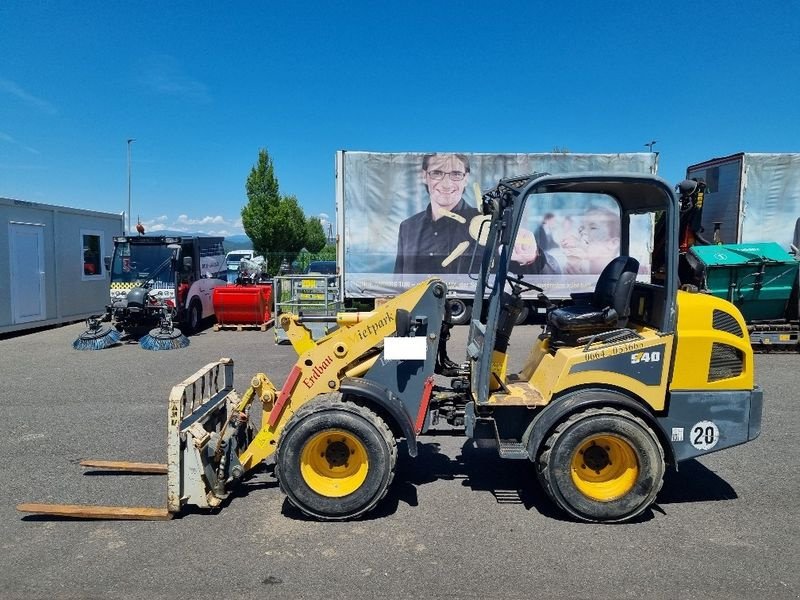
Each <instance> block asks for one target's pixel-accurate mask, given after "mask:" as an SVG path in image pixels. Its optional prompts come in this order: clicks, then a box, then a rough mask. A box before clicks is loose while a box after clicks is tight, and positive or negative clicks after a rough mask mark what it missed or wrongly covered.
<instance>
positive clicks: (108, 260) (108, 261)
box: [103, 256, 111, 271]
mask: <svg viewBox="0 0 800 600" xmlns="http://www.w3.org/2000/svg"><path fill="white" fill-rule="evenodd" d="M103 264H104V265H105V267H106V271H110V270H111V257H110V256H104V257H103Z"/></svg>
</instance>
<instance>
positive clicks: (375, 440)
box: [275, 395, 397, 521]
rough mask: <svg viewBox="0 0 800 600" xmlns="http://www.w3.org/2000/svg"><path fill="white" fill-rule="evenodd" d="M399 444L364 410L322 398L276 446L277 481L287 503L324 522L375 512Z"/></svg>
mask: <svg viewBox="0 0 800 600" xmlns="http://www.w3.org/2000/svg"><path fill="white" fill-rule="evenodd" d="M396 463H397V443H396V441H395V439H394V437H393V436H392V434H391V431H390V430H389V427H388V426H387V425H386V423H385V422H384V421H383V420H382V419H381V418H380V417H379V416H378V415H376V414H375V413H374V412H372V411H371V410H369V409H368V408H366V407H363V406H359V405H356V404H352V403H349V402H342V401H341V400H340V399H339V397H338V395H331V396H323V397H320V398H318V399H316V400H313V401H312V402H309V403H308V404H306V405H305V406H303V407H302V408H301V409H300V410H298V411H297V413H296V414H295V415H294V416H293V417H292V419H291V420H290V421H289V423H288V424H287V425H286V428H285V429H284V431H283V434H282V435H281V438H280V441H279V442H278V449H277V459H276V469H275V472H276V475H277V477H278V481H279V483H280V486H281V489H282V490H283V492H284V493H285V494H286V495H287V497H288V498H289V501H290V502H291V503H292V504H293V505H294V506H296V507H297V508H299V509H300V510H301V511H302V512H303V513H305V514H306V515H308V516H311V517H314V518H316V519H320V520H324V521H339V520H344V519H353V518H356V517H359V516H361V515H363V514H365V513H366V512H368V511H370V510H372V509H373V508H375V506H376V505H377V504H378V503H379V502H380V500H381V499H382V498H383V497H384V496H385V495H386V492H387V491H388V489H389V485H390V484H391V482H392V479H393V478H394V472H395V466H396Z"/></svg>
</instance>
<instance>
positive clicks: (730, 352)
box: [708, 342, 744, 382]
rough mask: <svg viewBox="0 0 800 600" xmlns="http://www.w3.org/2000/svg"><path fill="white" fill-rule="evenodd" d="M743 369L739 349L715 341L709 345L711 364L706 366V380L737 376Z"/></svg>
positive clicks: (741, 355) (742, 360) (741, 354)
mask: <svg viewBox="0 0 800 600" xmlns="http://www.w3.org/2000/svg"><path fill="white" fill-rule="evenodd" d="M743 370H744V354H743V353H742V351H741V350H739V349H737V348H734V347H733V346H728V344H720V343H718V342H715V343H714V345H713V346H712V347H711V364H710V365H709V367H708V381H709V382H711V381H719V380H720V379H728V378H730V377H738V376H739V375H741V374H742V371H743Z"/></svg>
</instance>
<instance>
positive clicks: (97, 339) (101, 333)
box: [72, 316, 122, 350]
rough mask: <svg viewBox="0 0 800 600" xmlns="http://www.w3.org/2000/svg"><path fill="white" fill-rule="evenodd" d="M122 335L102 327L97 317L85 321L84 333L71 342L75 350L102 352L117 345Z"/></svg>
mask: <svg viewBox="0 0 800 600" xmlns="http://www.w3.org/2000/svg"><path fill="white" fill-rule="evenodd" d="M121 337H122V334H121V333H120V332H119V331H117V330H116V329H114V328H113V327H111V326H109V325H103V324H102V323H101V322H100V317H99V316H93V317H89V318H88V319H86V331H84V332H83V333H82V334H80V335H79V336H78V339H77V340H75V341H74V342H72V347H73V348H75V350H103V349H104V348H109V347H110V346H114V345H116V344H118V343H119V340H120V338H121Z"/></svg>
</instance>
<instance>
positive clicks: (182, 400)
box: [18, 173, 762, 522]
mask: <svg viewBox="0 0 800 600" xmlns="http://www.w3.org/2000/svg"><path fill="white" fill-rule="evenodd" d="M554 195H555V196H556V197H558V198H559V199H561V198H562V196H569V197H570V198H573V197H576V196H577V197H578V198H580V199H583V198H587V199H588V200H587V202H593V201H594V200H593V199H596V198H597V197H598V196H605V197H606V199H609V200H610V201H612V202H614V203H615V204H616V207H617V208H618V214H619V229H620V240H619V241H620V244H619V246H620V248H619V254H620V255H619V256H617V257H616V258H614V259H613V260H612V261H611V262H610V263H609V264H608V265H607V266H606V267H605V269H603V271H602V273H601V274H600V276H599V278H598V280H597V284H596V287H595V291H594V293H591V294H574V295H573V298H572V299H571V302H570V303H569V304H567V305H565V306H561V307H551V309H549V311H548V314H547V324H546V328H545V330H544V331H543V333H542V335H540V336H539V339H538V340H537V341H536V342H535V343H534V344H533V347H532V348H530V349H529V350H528V351H526V352H525V353H526V355H527V358H526V359H525V360H524V363H523V367H522V369H521V370H520V371H519V372H517V373H511V372H508V364H509V360H508V359H509V353H510V352H511V351H512V350H516V349H514V348H513V343H512V332H513V329H514V327H515V325H516V323H517V322H518V320H519V319H518V317H519V312H520V310H521V309H522V307H523V305H524V303H523V301H522V298H521V295H522V291H523V290H525V289H530V290H535V291H538V292H539V293H543V292H542V290H541V289H540V288H537V287H536V286H535V285H533V284H532V283H529V282H528V281H526V280H525V279H524V276H523V273H522V272H521V271H522V270H521V269H519V268H518V267H519V264H518V263H517V264H515V261H514V256H515V242H516V239H517V235H518V232H519V231H520V230H521V229H522V226H521V224H522V223H523V221H524V215H525V214H526V213H525V209H526V204H530V205H533V206H534V207H535V208H534V210H536V211H540V212H541V211H542V210H543V207H544V206H547V202H548V201H551V200H552V198H553V196H554ZM537 203H539V204H538V205H537ZM482 209H483V216H482V217H476V218H479V219H480V220H481V221H480V223H478V228H480V231H479V232H478V235H477V236H476V239H478V240H480V244H479V245H477V246H476V248H478V247H481V246H482V247H483V248H484V249H483V251H482V256H477V249H476V256H474V257H473V264H475V265H478V266H479V270H478V271H477V272H476V273H473V275H474V276H475V279H476V290H475V296H474V300H473V313H472V316H471V321H470V325H469V328H470V329H469V337H468V340H467V347H466V357H465V358H466V361H465V362H463V363H454V362H452V361H451V360H450V359H449V357H448V355H447V339H448V338H449V331H450V327H451V323H450V322H449V318H448V317H449V315H448V314H447V287H446V285H445V284H444V282H442V281H441V280H439V279H436V278H431V279H428V280H425V281H422V282H420V283H418V284H416V285H414V286H413V287H411V288H409V289H408V290H406V291H405V292H404V293H402V294H400V295H398V296H396V297H395V298H392V299H391V300H389V301H388V302H387V303H386V304H383V305H382V306H380V307H379V308H377V309H376V310H375V311H373V312H369V313H339V314H337V315H335V316H320V315H312V316H305V317H304V316H300V315H294V314H288V313H285V314H282V315H280V317H279V319H278V320H279V326H280V327H281V328H282V329H283V331H284V332H285V333H286V337H287V338H288V339H289V341H290V342H291V344H292V346H293V347H294V349H295V351H296V352H297V355H298V359H297V361H296V363H295V364H294V366H293V367H292V369H291V370H290V372H289V375H288V377H287V378H286V381H285V382H284V383H283V385H282V386H280V388H279V387H278V386H276V385H274V384H273V383H272V382H271V381H270V379H269V378H268V377H267V376H266V375H264V374H263V373H259V374H257V375H256V376H255V377H253V378H252V379H251V381H250V386H249V387H248V388H247V390H246V391H245V392H244V393H243V394H242V395H241V397H240V396H239V395H238V394H237V393H236V391H235V390H234V388H233V361H231V360H230V359H221V360H220V361H218V362H216V363H211V364H209V365H207V366H206V367H204V368H203V369H201V370H200V371H198V372H197V373H195V374H194V375H193V376H192V377H190V378H188V379H187V380H185V381H184V382H182V383H181V384H179V385H178V386H176V387H175V388H173V390H172V393H171V394H170V400H169V405H168V440H167V465H166V472H167V505H166V508H165V509H162V510H161V512H158V513H155V514H152V513H150V512H148V511H146V510H144V509H125V508H121V507H117V508H115V507H95V508H94V509H92V508H89V507H75V506H68V507H64V506H61V505H31V504H25V505H20V506H18V508H19V509H20V510H21V511H27V512H37V513H42V514H56V515H64V514H67V513H68V516H73V517H89V518H106V517H109V516H110V517H112V518H168V517H169V516H170V515H174V514H176V513H178V512H180V511H181V510H182V509H183V508H184V507H186V506H196V507H200V508H214V507H218V506H220V505H221V503H222V502H223V501H224V500H225V499H226V498H228V496H229V495H230V494H232V493H235V489H236V484H237V482H239V481H240V480H241V479H242V478H243V477H244V476H245V475H246V474H247V473H248V472H250V471H252V470H253V469H255V468H256V467H257V466H258V465H260V464H262V463H263V462H265V461H266V462H268V463H272V464H274V466H275V476H276V478H277V479H278V482H279V484H280V487H281V490H282V491H283V492H284V493H285V494H286V495H287V497H288V499H289V501H290V502H291V503H292V504H293V505H295V506H296V507H298V508H299V509H300V510H301V511H302V512H303V513H305V514H307V515H309V516H311V517H314V518H317V519H320V520H344V519H353V518H357V517H359V516H361V515H363V514H365V513H367V512H368V511H370V510H372V509H373V508H375V506H377V505H378V504H379V503H380V501H381V500H382V498H383V497H384V496H385V495H386V493H387V490H388V489H389V486H390V485H391V482H392V480H393V478H394V474H395V467H396V463H397V453H398V444H397V441H398V440H399V439H404V440H405V442H406V444H405V447H406V448H407V451H408V453H409V455H410V456H412V457H414V456H416V455H417V437H418V436H419V435H422V434H424V433H425V432H427V431H429V430H432V429H433V428H434V427H435V426H436V425H437V424H438V423H439V422H440V421H446V422H447V423H448V424H449V425H451V426H455V427H459V428H463V431H464V433H465V435H466V436H467V437H469V438H472V439H473V440H475V441H476V442H477V443H479V444H480V445H482V446H493V447H495V448H496V449H497V452H498V454H499V456H500V457H502V458H505V459H510V460H530V461H531V462H532V463H533V464H534V465H535V469H536V474H537V477H538V479H539V482H540V484H541V487H542V489H543V491H544V492H545V493H546V494H547V495H548V497H549V498H550V500H551V501H552V502H553V503H554V504H555V505H556V506H558V507H559V508H560V509H561V510H562V511H563V512H564V513H566V514H567V515H569V516H570V517H571V518H574V519H577V520H583V521H590V522H621V521H626V520H629V519H632V518H635V517H636V516H637V515H640V514H641V513H642V512H643V511H645V510H646V509H647V508H648V507H649V506H650V505H652V504H653V502H655V499H656V496H657V494H658V492H659V490H660V489H661V485H662V483H663V479H664V473H665V469H666V467H667V466H672V467H675V468H677V464H678V463H679V462H680V461H682V460H686V459H690V458H694V457H698V456H702V455H705V454H707V453H709V452H716V451H718V450H722V449H725V448H730V447H732V446H736V445H738V444H742V443H746V442H748V441H750V440H753V439H755V438H756V437H757V436H758V435H759V433H760V430H761V412H762V392H761V389H760V388H759V387H758V386H757V385H755V383H754V372H753V366H754V363H753V351H752V348H751V346H750V342H749V339H748V338H747V335H746V331H747V328H746V326H745V323H744V320H743V318H742V315H741V313H740V312H739V310H738V309H737V308H736V307H735V306H733V305H732V304H730V303H729V302H726V301H725V300H722V299H720V298H715V297H712V296H709V295H706V294H697V293H689V292H686V291H681V290H679V289H678V288H679V282H678V268H677V260H678V258H677V257H678V252H677V249H678V239H677V238H678V236H677V231H678V222H677V217H678V210H677V201H676V199H675V196H674V194H673V192H672V189H671V187H670V186H669V185H668V184H666V182H664V181H663V180H661V179H659V178H658V177H655V176H649V175H626V174H607V173H600V174H598V173H580V174H563V175H557V176H550V175H541V174H540V175H531V176H525V177H517V178H510V179H504V180H501V181H500V182H499V184H498V185H497V187H496V188H494V189H492V190H490V191H489V192H487V193H486V194H484V196H483V202H482ZM643 214H649V215H651V216H652V215H655V214H663V218H664V222H665V229H664V230H665V231H666V240H665V244H664V247H663V248H662V250H661V251H662V252H663V255H662V256H661V257H660V258H661V261H660V264H663V265H664V268H663V271H662V272H661V273H659V277H658V278H655V277H654V278H653V280H652V281H642V278H641V276H640V274H639V273H638V267H639V265H638V261H637V260H636V259H635V258H633V257H632V256H631V248H632V244H631V234H630V225H631V220H632V217H634V216H635V215H643ZM526 237H527V236H526ZM544 299H545V300H546V298H544ZM319 319H328V320H329V321H330V322H332V323H335V325H336V329H334V330H333V331H332V332H331V333H329V334H328V335H326V336H324V337H323V338H321V339H319V340H315V339H314V337H313V336H312V333H311V331H309V329H308V328H306V326H305V325H304V321H308V322H316V321H317V320H319ZM435 375H439V376H440V379H439V380H438V381H439V382H441V381H442V378H445V377H446V378H448V379H449V385H442V384H441V383H439V384H437V380H435V378H434V376H435ZM256 401H259V402H260V404H261V409H262V412H261V419H260V426H259V427H258V428H256V427H254V426H253V424H252V421H251V419H250V412H251V408H252V405H253V404H254V403H255V402H256ZM94 464H95V465H97V463H94ZM101 464H102V463H101ZM120 466H122V467H127V468H132V466H131V465H130V464H129V463H124V464H122V465H120ZM107 467H108V465H107V464H106V465H105V467H101V468H107ZM162 470H163V466H162ZM126 511H131V512H126Z"/></svg>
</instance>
